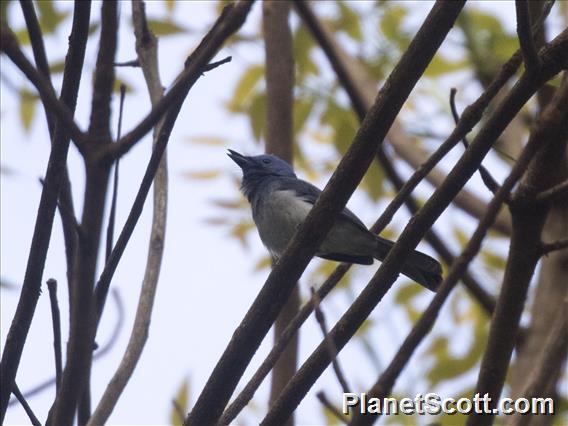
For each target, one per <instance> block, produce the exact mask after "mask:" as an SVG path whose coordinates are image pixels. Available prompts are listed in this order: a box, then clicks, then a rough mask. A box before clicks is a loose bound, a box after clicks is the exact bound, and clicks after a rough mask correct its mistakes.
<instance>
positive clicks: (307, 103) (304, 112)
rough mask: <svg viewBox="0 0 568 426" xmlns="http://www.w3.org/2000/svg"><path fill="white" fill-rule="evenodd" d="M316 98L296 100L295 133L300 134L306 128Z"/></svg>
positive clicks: (294, 111)
mask: <svg viewBox="0 0 568 426" xmlns="http://www.w3.org/2000/svg"><path fill="white" fill-rule="evenodd" d="M314 104H315V100H314V99H313V98H312V99H299V100H297V101H296V102H294V109H293V114H294V118H293V121H294V134H295V135H296V134H298V133H299V132H300V131H302V129H303V128H304V126H305V124H306V121H308V118H310V114H311V112H312V109H313V107H314Z"/></svg>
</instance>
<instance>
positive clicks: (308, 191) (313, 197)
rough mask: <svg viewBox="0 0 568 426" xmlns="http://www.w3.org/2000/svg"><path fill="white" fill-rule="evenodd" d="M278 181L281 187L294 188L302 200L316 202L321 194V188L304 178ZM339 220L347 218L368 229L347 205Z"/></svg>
mask: <svg viewBox="0 0 568 426" xmlns="http://www.w3.org/2000/svg"><path fill="white" fill-rule="evenodd" d="M280 182H281V183H282V184H283V185H282V186H283V187H282V189H292V190H294V191H295V192H296V195H297V196H298V197H300V198H301V199H302V200H304V201H306V202H308V203H310V204H312V205H313V204H315V203H316V201H317V199H318V197H319V196H320V194H321V190H320V189H319V188H318V187H316V186H314V185H312V184H311V183H309V182H306V181H305V180H301V179H296V178H286V179H281V180H280ZM339 220H348V221H349V222H352V223H354V224H355V225H357V226H358V227H359V228H361V229H363V230H365V231H368V229H367V227H366V226H365V224H364V223H363V222H361V220H360V219H359V218H358V217H357V216H355V213H353V212H352V211H351V210H349V209H348V208H347V207H345V208H344V209H343V211H342V212H341V215H340V216H339Z"/></svg>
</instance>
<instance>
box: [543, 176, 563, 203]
mask: <svg viewBox="0 0 568 426" xmlns="http://www.w3.org/2000/svg"><path fill="white" fill-rule="evenodd" d="M566 196H568V180H565V181H564V182H562V183H559V184H558V185H555V186H553V187H552V188H550V189H547V190H544V191H542V192H541V193H539V194H537V196H536V202H537V203H550V202H553V201H556V200H560V199H562V198H565V197H566Z"/></svg>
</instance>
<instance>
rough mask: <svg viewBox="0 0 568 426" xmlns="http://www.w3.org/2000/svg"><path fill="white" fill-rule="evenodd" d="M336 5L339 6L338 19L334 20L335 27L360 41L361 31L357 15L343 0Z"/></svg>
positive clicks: (361, 37) (361, 38)
mask: <svg viewBox="0 0 568 426" xmlns="http://www.w3.org/2000/svg"><path fill="white" fill-rule="evenodd" d="M337 5H338V7H339V19H338V20H337V21H336V22H335V24H336V28H337V29H338V30H340V31H343V32H345V33H346V34H347V35H348V36H349V37H351V38H352V39H353V40H355V41H362V40H363V33H362V31H361V18H360V17H359V15H358V14H357V13H356V12H355V11H354V10H353V9H351V8H350V7H349V6H348V5H347V3H346V2H344V1H340V2H338V4H337Z"/></svg>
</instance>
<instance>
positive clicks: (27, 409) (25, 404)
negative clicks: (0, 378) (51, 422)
mask: <svg viewBox="0 0 568 426" xmlns="http://www.w3.org/2000/svg"><path fill="white" fill-rule="evenodd" d="M12 393H13V394H14V396H15V397H16V398H17V399H18V401H19V403H20V404H21V405H22V408H23V409H24V411H25V412H26V414H27V415H28V417H29V419H30V422H31V423H32V425H34V426H41V423H40V421H39V420H38V418H37V417H36V415H35V414H34V412H33V410H32V408H31V407H30V405H29V404H28V401H26V398H25V397H24V395H22V392H20V388H18V385H17V384H16V383H14V386H13V387H12Z"/></svg>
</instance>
